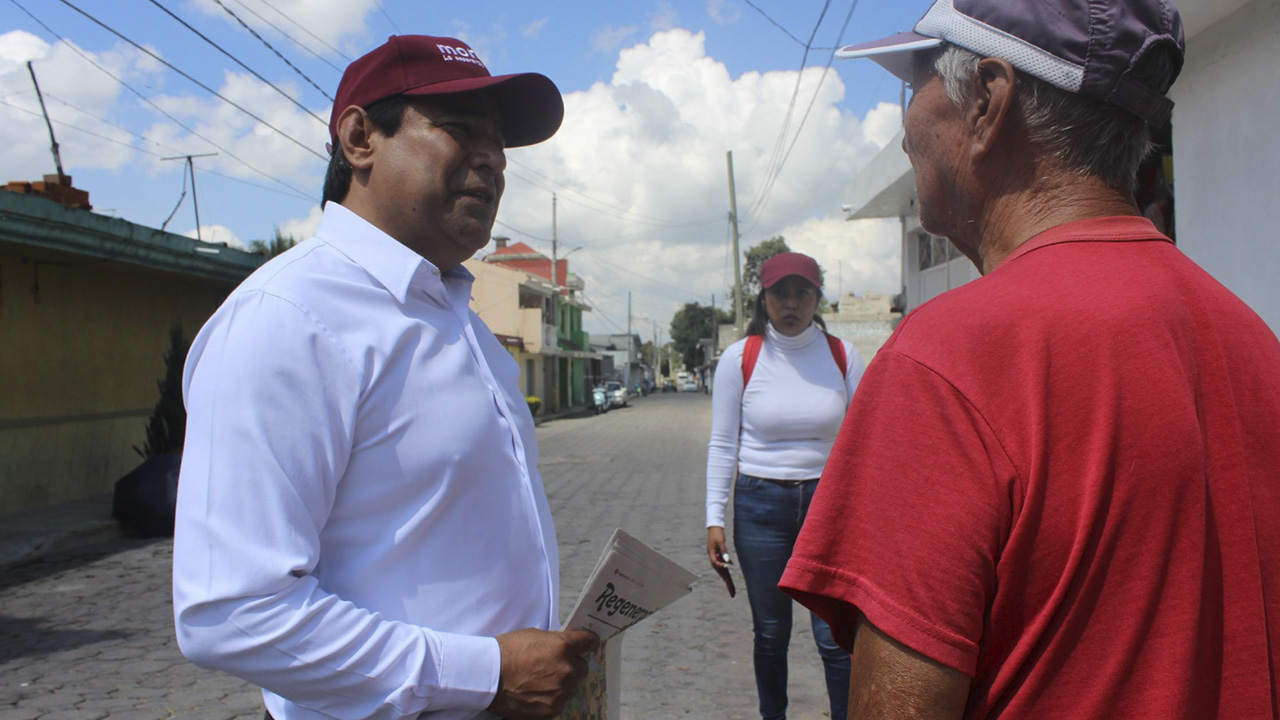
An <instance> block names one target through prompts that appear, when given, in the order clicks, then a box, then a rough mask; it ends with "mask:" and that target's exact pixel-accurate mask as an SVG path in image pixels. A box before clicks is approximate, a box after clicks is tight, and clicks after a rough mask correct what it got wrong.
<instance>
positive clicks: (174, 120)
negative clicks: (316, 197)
mask: <svg viewBox="0 0 1280 720" xmlns="http://www.w3.org/2000/svg"><path fill="white" fill-rule="evenodd" d="M9 2H11V3H13V4H14V5H15V6H17V8H18V9H19V10H21V11H22V12H24V13H26V15H27V17H29V18H31V19H32V20H34V21H35V23H36V24H37V25H39V26H40V27H42V28H44V30H45V32H47V33H49V34H50V35H52V36H53V37H55V38H57V39H58V40H59V41H61V42H62V44H63V45H65V46H66V47H68V48H70V49H71V51H72V52H74V53H75V54H76V55H79V56H80V58H81V59H82V60H84V61H85V62H87V63H89V64H90V65H92V66H94V67H95V68H97V69H98V70H99V71H100V72H101V73H102V74H104V75H106V76H107V77H109V78H111V79H112V80H115V81H116V82H117V83H118V84H119V85H120V86H121V87H123V88H125V89H126V90H128V91H129V92H131V93H133V94H134V95H136V96H137V97H138V99H139V100H141V101H142V102H144V103H146V104H147V106H149V107H150V108H151V109H153V110H155V111H156V112H157V113H159V114H160V115H162V116H164V117H166V118H168V119H169V121H170V122H172V123H173V124H174V125H177V126H178V127H180V128H182V129H183V130H186V131H187V132H189V133H191V134H192V135H193V136H195V137H198V138H200V139H201V140H204V141H205V142H207V143H209V144H210V145H212V146H213V147H215V148H217V149H219V150H221V151H222V152H223V153H225V154H226V155H227V157H230V158H232V159H233V160H235V161H236V162H238V163H240V164H241V165H243V166H245V167H246V168H248V169H249V170H251V171H253V172H255V173H257V174H258V175H261V176H262V177H264V178H266V179H268V180H271V181H273V182H276V183H279V184H280V185H283V186H284V187H287V188H289V189H290V190H292V191H294V192H295V193H298V194H299V195H301V196H304V197H311V196H310V195H309V194H308V193H306V192H305V191H303V190H299V189H298V188H296V187H294V186H292V185H290V184H289V183H287V182H285V181H284V180H281V179H280V178H277V177H274V176H272V175H269V174H267V173H266V172H264V171H262V170H259V169H258V168H256V167H254V166H252V165H250V164H249V163H247V162H245V161H244V159H243V158H241V157H240V156H238V155H236V154H235V153H233V152H231V151H230V150H228V149H227V148H224V147H222V146H221V145H219V144H218V143H216V142H214V141H213V140H211V139H209V138H207V137H205V136H204V135H202V134H200V133H199V132H198V131H196V130H194V129H192V128H190V127H187V126H186V125H185V124H184V123H183V122H182V121H181V120H179V119H178V118H176V117H174V116H172V115H170V114H169V113H168V112H165V110H164V109H163V108H161V107H160V106H159V105H157V104H155V103H154V102H152V101H151V99H150V98H148V97H147V96H146V95H143V94H142V93H141V92H139V91H138V90H137V89H136V88H134V87H133V86H132V85H130V84H129V83H127V82H125V81H124V80H121V79H120V78H118V77H116V76H115V74H113V73H112V72H111V71H110V70H107V69H106V68H104V67H102V66H101V65H99V64H98V63H97V62H96V61H94V59H93V58H91V57H89V56H88V55H85V54H84V52H82V51H81V50H80V48H78V47H76V45H75V43H72V42H68V41H67V39H66V38H64V37H62V36H61V35H59V34H58V33H56V32H54V30H53V28H51V27H49V26H48V25H46V24H45V23H44V21H42V20H41V19H40V18H38V17H36V16H35V15H33V14H32V13H31V11H30V10H28V9H26V8H25V7H23V6H22V5H21V4H20V3H19V2H18V0H9Z"/></svg>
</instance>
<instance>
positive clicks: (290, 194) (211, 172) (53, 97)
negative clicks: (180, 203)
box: [0, 92, 315, 201]
mask: <svg viewBox="0 0 1280 720" xmlns="http://www.w3.org/2000/svg"><path fill="white" fill-rule="evenodd" d="M44 96H45V98H46V99H50V100H56V101H57V102H58V103H60V104H62V105H66V106H67V107H69V108H71V109H73V110H75V111H76V112H79V113H80V114H82V115H84V116H85V117H88V118H93V119H94V120H97V121H98V122H100V123H102V124H103V125H109V126H111V127H113V128H116V129H117V130H121V131H123V132H126V133H128V134H130V135H132V136H133V137H135V138H137V139H139V140H141V141H143V142H145V143H150V144H152V145H155V146H156V147H158V148H163V149H164V150H166V151H168V154H170V155H173V154H182V153H183V152H185V151H183V150H179V149H178V148H174V147H170V146H168V145H165V144H164V143H162V142H157V141H155V140H152V139H151V138H149V137H147V136H145V135H139V134H137V133H135V132H134V131H132V130H130V129H129V128H127V127H124V126H122V125H117V124H116V123H113V122H111V121H110V120H107V119H106V118H102V117H99V116H97V115H94V114H93V113H91V112H89V111H87V110H84V109H83V108H80V107H77V106H75V105H73V104H71V103H69V102H67V101H66V100H63V99H62V98H60V97H58V96H56V95H50V94H49V93H47V92H46V93H45V94H44ZM0 105H7V106H9V107H11V108H13V109H14V110H17V111H18V112H24V113H26V114H28V115H32V116H34V117H40V116H41V115H40V113H38V112H35V111H34V110H28V109H27V108H24V107H19V106H17V105H14V104H13V103H10V102H6V101H5V100H4V99H0ZM50 121H51V122H53V123H54V124H55V125H59V126H61V127H65V128H67V129H69V130H75V131H76V132H78V133H82V134H84V135H89V136H91V137H96V138H99V139H101V140H103V141H105V142H109V143H113V144H115V145H120V146H122V147H127V148H129V149H130V150H134V151H136V152H140V153H142V154H144V155H150V156H151V157H154V158H162V157H163V156H162V155H161V154H160V153H155V152H151V151H150V150H147V149H146V148H141V147H138V146H137V145H133V144H132V143H127V142H124V141H122V140H117V139H115V138H112V137H107V136H106V135H102V134H100V133H96V132H94V131H92V130H87V129H85V128H82V127H80V126H79V125H75V124H73V123H69V122H67V121H65V120H55V119H53V118H50ZM249 169H250V170H252V169H253V168H249ZM200 172H202V173H204V174H206V175H214V176H216V177H220V178H222V179H224V180H230V181H231V182H234V183H240V184H241V185H248V186H249V187H253V188H258V189H259V190H265V191H267V192H271V193H276V194H277V195H284V196H286V197H291V198H296V199H298V200H307V201H314V200H315V196H314V195H308V194H305V193H303V192H302V191H285V190H281V189H279V188H273V187H270V186H268V185H262V184H260V183H256V182H250V181H248V180H245V179H244V178H238V177H233V176H231V175H228V174H226V173H223V172H218V171H217V170H208V169H203V170H201V171H200ZM286 187H287V186H286Z"/></svg>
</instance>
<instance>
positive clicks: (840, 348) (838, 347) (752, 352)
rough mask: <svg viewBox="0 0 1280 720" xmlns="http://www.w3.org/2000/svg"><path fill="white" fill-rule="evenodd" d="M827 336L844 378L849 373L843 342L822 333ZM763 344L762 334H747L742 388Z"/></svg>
mask: <svg viewBox="0 0 1280 720" xmlns="http://www.w3.org/2000/svg"><path fill="white" fill-rule="evenodd" d="M822 334H823V335H826V337H827V346H828V347H830V348H831V357H832V359H834V360H835V361H836V366H837V367H839V368H840V377H841V378H844V377H847V376H848V375H849V358H848V357H847V356H846V355H845V354H844V343H842V342H840V338H838V337H836V336H834V335H831V334H829V333H825V332H824V333H822ZM762 345H764V336H763V335H748V336H747V345H746V347H744V348H743V349H742V389H743V390H746V389H747V383H749V382H751V372H752V371H753V370H755V369H756V358H758V357H760V347H761V346H762Z"/></svg>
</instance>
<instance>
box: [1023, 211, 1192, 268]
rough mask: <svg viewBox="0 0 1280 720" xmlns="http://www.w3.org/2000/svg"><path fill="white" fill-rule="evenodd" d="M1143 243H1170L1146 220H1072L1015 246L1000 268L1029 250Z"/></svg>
mask: <svg viewBox="0 0 1280 720" xmlns="http://www.w3.org/2000/svg"><path fill="white" fill-rule="evenodd" d="M1147 240H1162V241H1164V242H1167V243H1172V242H1173V241H1172V240H1170V239H1169V238H1167V237H1165V236H1164V235H1161V234H1160V231H1159V230H1157V229H1156V226H1155V225H1154V224H1153V223H1152V222H1151V221H1150V220H1148V219H1147V218H1145V217H1142V216H1139V215H1112V216H1109V217H1098V218H1088V219H1085V220H1074V221H1072V222H1068V223H1063V224H1062V225H1058V226H1056V227H1052V228H1049V229H1048V230H1045V231H1044V232H1042V233H1040V234H1039V235H1036V236H1035V237H1033V238H1031V239H1030V240H1028V241H1026V242H1025V243H1023V244H1022V245H1020V246H1018V248H1017V249H1015V250H1014V251H1013V252H1011V253H1009V257H1007V258H1005V259H1004V262H1002V263H1001V264H1000V265H1001V267H1003V266H1004V265H1005V264H1007V263H1008V262H1009V261H1010V260H1014V259H1016V258H1019V257H1022V256H1023V255H1026V254H1027V253H1029V252H1032V251H1033V250H1037V249H1039V248H1042V247H1047V246H1049V245H1058V244H1061V243H1072V242H1137V241H1147Z"/></svg>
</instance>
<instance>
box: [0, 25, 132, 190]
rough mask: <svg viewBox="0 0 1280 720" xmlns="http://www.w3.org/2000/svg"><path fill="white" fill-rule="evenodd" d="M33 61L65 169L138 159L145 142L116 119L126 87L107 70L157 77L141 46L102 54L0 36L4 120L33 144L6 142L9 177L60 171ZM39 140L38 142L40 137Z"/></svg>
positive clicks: (21, 35) (127, 77) (2, 154)
mask: <svg viewBox="0 0 1280 720" xmlns="http://www.w3.org/2000/svg"><path fill="white" fill-rule="evenodd" d="M27 61H31V63H32V67H33V69H34V71H35V74H36V77H37V79H38V80H39V83H40V90H41V93H42V94H43V95H44V100H45V106H46V108H47V109H48V113H49V117H50V119H51V120H52V122H53V127H54V134H55V137H56V138H57V140H58V145H59V154H60V156H61V158H62V165H63V169H64V171H65V172H66V173H67V174H69V175H72V176H73V177H74V175H75V173H76V172H77V171H78V170H84V169H90V168H92V169H106V170H115V169H119V168H121V167H123V166H124V165H126V164H127V163H129V162H132V161H134V160H136V159H137V158H138V153H137V151H136V150H134V149H132V148H131V146H132V145H140V144H141V143H140V142H139V141H138V139H137V138H136V137H135V136H133V135H132V134H131V133H129V132H128V131H125V130H122V129H121V128H119V127H116V126H115V124H112V123H111V122H109V121H110V118H111V117H112V116H113V115H114V114H116V112H117V111H118V109H119V104H120V98H121V93H122V91H123V87H122V86H121V85H120V84H119V83H118V82H116V81H115V80H112V79H111V77H109V76H108V75H106V74H105V73H110V74H111V75H113V76H115V77H117V78H120V79H121V80H124V81H126V82H136V81H140V80H144V79H152V78H154V73H155V68H156V63H155V62H154V60H151V59H149V58H146V57H145V56H144V55H142V54H141V53H139V52H138V51H137V50H134V49H133V48H126V47H122V46H117V47H116V48H113V49H111V50H107V51H104V52H102V53H91V52H88V51H86V50H83V49H80V48H79V47H74V46H71V45H68V44H66V43H64V42H58V43H55V44H53V45H49V44H48V43H46V42H45V41H44V40H42V39H40V38H38V37H36V36H35V35H32V34H30V33H27V32H23V31H20V30H15V31H12V32H8V33H5V34H4V35H0V87H3V88H4V89H5V93H4V94H3V96H2V98H3V103H4V104H0V123H3V125H4V128H5V131H6V133H7V135H8V136H9V137H12V138H19V137H23V138H31V139H33V140H35V141H33V142H22V143H6V144H5V145H4V146H3V147H2V148H0V166H3V167H4V168H5V169H6V171H7V172H8V175H9V177H7V178H3V180H32V179H39V177H40V176H41V175H44V174H51V173H53V172H54V170H55V167H54V161H53V156H52V154H51V152H50V149H49V148H50V143H49V141H48V138H49V130H48V127H47V126H46V125H45V121H44V116H43V114H42V113H41V111H40V103H39V100H38V98H37V96H36V92H35V88H34V86H33V85H32V82H31V74H30V72H29V71H28V70H27V66H26V63H27ZM37 139H38V140H37Z"/></svg>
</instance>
